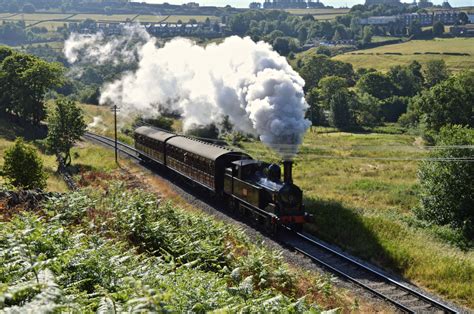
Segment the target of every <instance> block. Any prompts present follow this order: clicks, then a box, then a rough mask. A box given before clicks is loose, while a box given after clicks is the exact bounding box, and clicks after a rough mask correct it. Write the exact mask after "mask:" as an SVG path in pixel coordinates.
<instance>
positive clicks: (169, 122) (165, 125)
mask: <svg viewBox="0 0 474 314" xmlns="http://www.w3.org/2000/svg"><path fill="white" fill-rule="evenodd" d="M146 124H149V125H151V126H154V127H157V128H159V129H163V130H167V131H173V119H170V118H166V117H163V116H157V117H154V118H142V117H139V118H137V119H135V121H134V122H133V128H134V129H135V128H137V127H139V126H141V125H146Z"/></svg>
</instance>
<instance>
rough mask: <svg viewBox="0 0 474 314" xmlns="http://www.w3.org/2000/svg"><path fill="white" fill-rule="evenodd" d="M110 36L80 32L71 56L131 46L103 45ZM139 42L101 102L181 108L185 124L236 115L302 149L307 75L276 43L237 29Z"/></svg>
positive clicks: (278, 144) (150, 111)
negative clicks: (207, 40)
mask: <svg viewBox="0 0 474 314" xmlns="http://www.w3.org/2000/svg"><path fill="white" fill-rule="evenodd" d="M134 32H137V34H138V36H139V37H140V38H141V39H143V38H145V37H144V35H142V34H141V32H138V31H134ZM129 34H131V33H129ZM98 36H100V35H98ZM147 36H148V35H147ZM126 37H127V36H126ZM128 37H129V38H130V36H128ZM103 40H104V39H103V38H99V39H93V40H92V39H90V38H87V37H80V35H72V36H71V38H69V39H68V40H67V41H66V45H65V53H66V56H67V57H68V59H69V61H70V62H71V63H74V62H76V61H77V60H78V59H79V58H84V57H85V56H82V55H79V52H81V51H82V53H85V55H86V56H87V58H92V59H93V60H95V62H97V63H101V62H104V60H107V58H108V60H109V61H110V62H116V61H117V60H120V55H121V54H125V55H128V54H130V50H128V51H127V52H125V51H124V49H121V46H120V44H119V43H118V42H120V40H125V41H126V42H130V39H115V40H112V41H111V42H109V43H110V45H108V46H107V45H105V46H104V45H103V44H102V46H98V45H97V43H102V42H103ZM138 42H139V43H138V44H137V45H135V46H134V47H133V49H132V50H131V53H132V54H135V52H136V53H137V54H138V55H137V56H138V68H137V70H136V71H134V72H131V73H125V74H124V75H123V76H122V77H121V79H119V80H116V81H114V82H111V83H108V84H106V85H105V86H103V88H102V90H101V98H100V102H101V104H110V105H111V104H115V105H118V106H120V108H121V112H122V113H125V114H128V113H131V112H134V113H136V112H139V113H141V114H144V115H149V116H154V115H157V114H159V112H160V111H162V110H168V111H178V112H179V113H181V115H182V118H183V121H184V123H183V124H184V129H185V130H187V129H189V128H191V127H194V126H196V125H208V124H211V123H219V122H221V121H222V119H223V118H224V117H225V116H228V117H229V120H230V122H231V123H232V124H233V125H234V128H235V129H236V130H238V131H242V132H246V133H252V134H255V135H258V136H259V137H260V140H261V141H262V142H263V143H265V144H266V145H267V146H269V147H271V148H272V149H274V150H276V151H277V152H278V153H279V154H280V155H281V156H282V157H283V158H286V159H289V158H292V157H293V156H294V155H295V154H296V153H297V150H298V146H299V145H300V144H301V143H302V140H303V136H304V134H305V132H306V130H307V129H308V128H309V126H310V122H309V121H308V120H306V119H305V111H306V110H307V108H308V105H307V103H306V101H305V99H304V92H303V86H304V80H303V79H302V78H301V77H300V76H299V75H298V74H297V73H296V72H295V71H294V70H293V69H292V68H291V66H290V65H289V64H288V63H287V61H286V59H285V58H284V57H282V56H280V55H279V54H278V53H276V52H275V51H273V50H272V48H271V46H270V45H268V44H266V43H263V42H259V43H255V42H253V41H252V40H251V39H250V38H240V37H236V36H234V37H229V38H227V39H225V40H224V42H223V43H221V44H211V45H208V46H207V47H200V46H198V45H196V44H195V43H194V42H192V41H190V40H187V39H175V40H172V41H170V42H169V43H167V44H165V46H164V47H163V48H157V47H156V43H155V40H154V39H153V38H150V37H147V41H146V43H144V44H142V43H140V41H138ZM78 47H79V49H78ZM117 50H118V51H117ZM104 51H105V52H104Z"/></svg>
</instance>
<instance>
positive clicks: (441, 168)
mask: <svg viewBox="0 0 474 314" xmlns="http://www.w3.org/2000/svg"><path fill="white" fill-rule="evenodd" d="M473 144H474V132H473V131H472V129H469V128H467V127H461V126H446V127H443V128H441V132H440V135H439V138H438V140H437V145H443V146H446V147H443V149H436V150H434V152H433V153H431V154H430V157H431V158H442V159H447V158H448V159H449V158H464V159H472V158H473V157H474V152H473V150H472V149H470V148H459V147H457V146H458V145H473ZM419 178H420V184H421V206H420V208H419V209H417V210H416V214H417V216H418V217H419V218H421V219H424V220H427V221H429V222H432V223H435V224H438V225H449V226H451V227H454V228H458V229H461V230H462V231H463V233H464V235H465V236H466V237H467V238H470V239H474V211H473V210H472V209H473V208H474V163H472V162H469V161H427V162H423V163H422V164H421V166H420V170H419Z"/></svg>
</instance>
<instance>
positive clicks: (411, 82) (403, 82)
mask: <svg viewBox="0 0 474 314" xmlns="http://www.w3.org/2000/svg"><path fill="white" fill-rule="evenodd" d="M387 75H388V77H389V78H390V80H391V81H392V84H393V86H394V87H395V88H394V90H393V93H394V94H395V95H398V96H410V97H411V96H414V95H416V94H417V93H418V92H419V91H420V90H421V88H422V83H423V82H422V81H421V79H420V78H419V77H418V76H417V75H415V74H414V73H413V72H412V70H411V69H410V68H409V67H402V66H400V65H397V66H394V67H391V68H390V70H389V71H388V74H387Z"/></svg>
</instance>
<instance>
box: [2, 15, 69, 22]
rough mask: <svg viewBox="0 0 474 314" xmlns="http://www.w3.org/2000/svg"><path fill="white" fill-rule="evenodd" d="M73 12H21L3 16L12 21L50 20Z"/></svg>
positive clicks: (61, 17) (66, 16)
mask: <svg viewBox="0 0 474 314" xmlns="http://www.w3.org/2000/svg"><path fill="white" fill-rule="evenodd" d="M71 15H73V14H67V13H65V14H56V13H19V14H16V15H14V16H12V17H1V18H2V19H5V20H11V21H20V20H25V21H49V20H64V19H66V18H68V17H70V16H71Z"/></svg>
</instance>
